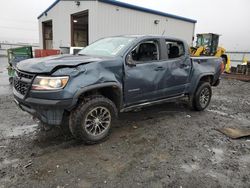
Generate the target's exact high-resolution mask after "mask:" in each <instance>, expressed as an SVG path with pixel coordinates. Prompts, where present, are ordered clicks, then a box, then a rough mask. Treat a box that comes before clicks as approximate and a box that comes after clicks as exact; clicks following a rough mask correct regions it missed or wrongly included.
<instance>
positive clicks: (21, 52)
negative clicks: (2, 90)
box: [7, 46, 33, 84]
mask: <svg viewBox="0 0 250 188" xmlns="http://www.w3.org/2000/svg"><path fill="white" fill-rule="evenodd" d="M30 58H33V53H32V47H31V46H26V47H19V48H11V49H9V50H8V61H9V66H8V68H7V69H8V75H9V81H10V83H11V84H12V82H13V77H14V74H15V67H16V65H17V63H18V62H20V61H22V60H25V59H30Z"/></svg>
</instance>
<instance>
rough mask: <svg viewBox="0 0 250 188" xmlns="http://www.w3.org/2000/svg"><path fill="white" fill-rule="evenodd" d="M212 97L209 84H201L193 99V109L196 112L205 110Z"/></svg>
mask: <svg viewBox="0 0 250 188" xmlns="http://www.w3.org/2000/svg"><path fill="white" fill-rule="evenodd" d="M211 97H212V88H211V85H210V84H209V83H208V82H201V83H200V84H199V86H198V88H197V90H196V92H195V94H194V97H193V99H192V107H193V109H194V110H197V111H203V110H205V109H206V108H207V107H208V105H209V103H210V101H211Z"/></svg>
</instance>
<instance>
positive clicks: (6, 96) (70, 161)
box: [0, 63, 250, 188]
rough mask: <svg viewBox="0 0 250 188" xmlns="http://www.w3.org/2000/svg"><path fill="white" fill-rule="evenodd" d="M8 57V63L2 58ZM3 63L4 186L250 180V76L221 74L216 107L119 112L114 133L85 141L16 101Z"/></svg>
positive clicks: (0, 168) (247, 183)
mask: <svg viewBox="0 0 250 188" xmlns="http://www.w3.org/2000/svg"><path fill="white" fill-rule="evenodd" d="M0 64H1V63H0ZM4 67H5V66H2V68H1V67H0V120H1V121H0V187H1V188H2V187H178V188H180V187H183V188H184V187H192V188H193V187H250V170H249V169H250V138H243V139H239V140H232V139H229V138H227V137H226V136H224V135H222V134H221V133H219V132H217V131H216V130H215V129H216V128H222V127H250V83H247V82H241V81H232V80H231V81H228V80H222V83H221V85H220V86H219V87H217V88H214V90H213V91H214V95H213V99H212V102H211V105H210V106H209V108H208V109H207V110H206V111H204V112H194V111H191V110H190V109H189V108H188V107H187V105H185V103H184V102H179V103H171V104H162V105H159V106H155V107H150V108H147V109H144V110H142V111H139V112H130V113H126V114H123V115H122V116H121V117H120V120H119V121H118V123H117V125H115V127H114V129H113V133H112V134H111V136H110V139H109V140H108V141H106V142H105V143H102V144H99V145H94V146H85V145H82V144H79V143H76V142H75V141H74V140H73V139H71V138H68V137H66V136H64V135H63V134H62V132H61V131H60V129H58V128H56V129H54V130H53V131H50V132H47V133H45V132H43V131H41V130H40V128H39V127H38V125H37V122H36V121H34V120H32V118H31V116H30V115H28V114H27V113H25V112H22V111H21V110H20V109H18V108H17V107H16V105H15V104H14V102H13V98H12V94H11V88H10V87H9V86H8V82H7V77H6V71H5V70H4Z"/></svg>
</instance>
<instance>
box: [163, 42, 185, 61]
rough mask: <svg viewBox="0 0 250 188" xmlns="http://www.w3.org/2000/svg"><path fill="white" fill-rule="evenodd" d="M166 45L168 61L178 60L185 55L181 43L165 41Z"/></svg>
mask: <svg viewBox="0 0 250 188" xmlns="http://www.w3.org/2000/svg"><path fill="white" fill-rule="evenodd" d="M166 45H167V49H168V58H169V59H174V58H178V57H181V56H183V55H184V54H185V49H184V44H183V43H182V42H179V41H168V40H166Z"/></svg>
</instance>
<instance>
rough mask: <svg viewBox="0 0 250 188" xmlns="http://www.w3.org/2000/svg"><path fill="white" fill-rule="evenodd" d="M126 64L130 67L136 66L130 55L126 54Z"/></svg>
mask: <svg viewBox="0 0 250 188" xmlns="http://www.w3.org/2000/svg"><path fill="white" fill-rule="evenodd" d="M126 64H127V65H128V66H131V67H135V66H136V63H135V61H134V60H133V58H132V55H131V54H128V55H127V58H126Z"/></svg>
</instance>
